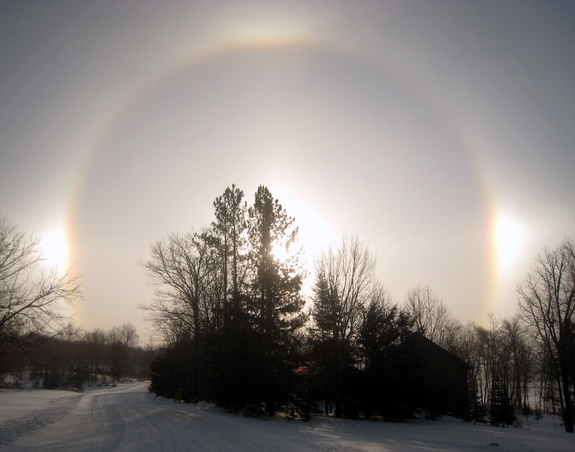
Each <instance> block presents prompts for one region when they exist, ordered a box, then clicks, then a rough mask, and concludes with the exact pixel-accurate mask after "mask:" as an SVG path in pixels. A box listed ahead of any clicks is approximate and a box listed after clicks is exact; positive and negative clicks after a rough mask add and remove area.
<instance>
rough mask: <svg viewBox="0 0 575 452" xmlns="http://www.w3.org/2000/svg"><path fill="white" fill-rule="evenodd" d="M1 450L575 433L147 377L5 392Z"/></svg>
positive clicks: (445, 440) (328, 444) (322, 445)
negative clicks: (234, 398)
mask: <svg viewBox="0 0 575 452" xmlns="http://www.w3.org/2000/svg"><path fill="white" fill-rule="evenodd" d="M495 443H496V444H497V445H495ZM0 450H9V451H28V450H43V451H45V450H82V451H89V450H93V451H114V450H121V451H124V450H125V451H151V450H153V451H160V450H164V451H176V450H198V451H227V450H229V451H274V452H280V451H289V452H297V451H339V450H342V451H344V450H345V451H414V452H415V451H418V452H421V451H444V450H497V451H569V452H572V451H575V436H574V435H571V434H567V433H564V432H563V430H562V428H561V427H560V425H559V421H558V420H557V419H555V422H554V421H553V419H552V418H551V417H549V416H547V417H545V418H544V419H543V420H542V421H540V422H535V421H532V422H531V423H530V425H529V426H527V427H524V428H509V429H501V428H495V427H491V426H489V425H475V426H474V425H473V424H470V423H465V422H462V421H459V420H456V419H452V418H447V417H445V418H442V419H440V420H439V421H423V420H420V421H411V422H406V423H384V422H377V421H353V420H344V419H334V418H329V417H323V416H319V417H314V418H313V420H312V421H311V422H301V421H289V420H287V419H285V418H282V417H277V418H274V419H266V420H260V419H249V418H246V417H243V416H239V415H234V414H229V413H223V412H221V411H220V410H219V409H218V408H217V407H215V406H213V405H209V404H201V403H200V404H196V405H193V404H190V405H186V404H173V403H172V401H171V400H166V399H163V398H155V397H154V395H153V394H150V393H148V391H147V383H129V384H120V385H118V386H117V387H105V388H95V389H89V390H87V391H86V392H84V393H83V394H78V393H75V392H68V391H45V390H23V391H16V390H5V391H1V392H0Z"/></svg>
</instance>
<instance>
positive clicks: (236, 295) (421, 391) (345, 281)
mask: <svg viewBox="0 0 575 452" xmlns="http://www.w3.org/2000/svg"><path fill="white" fill-rule="evenodd" d="M213 205H214V213H215V220H214V221H213V222H212V224H211V225H210V226H209V227H207V228H204V229H202V230H201V231H199V232H189V233H172V234H170V235H168V236H167V237H166V238H165V239H163V240H160V241H158V242H156V243H155V244H153V246H152V247H151V254H150V256H149V258H148V259H147V260H145V261H143V262H142V264H143V266H144V267H145V269H146V270H147V273H148V276H149V278H150V281H151V282H152V283H153V284H155V285H156V287H157V290H156V296H157V297H156V300H155V301H154V302H153V303H151V304H149V305H146V306H142V308H143V309H144V310H145V311H146V312H147V316H148V320H149V321H150V322H152V324H153V325H154V326H155V330H156V332H157V333H158V334H159V335H160V336H161V338H162V339H163V341H164V343H165V347H164V349H163V351H162V353H160V354H159V355H158V356H157V357H156V358H155V359H154V361H153V363H152V367H151V371H152V374H151V376H152V385H151V390H152V391H154V392H156V393H157V394H158V395H163V396H167V397H174V396H175V394H180V395H183V398H184V399H185V400H187V401H197V400H210V401H214V402H216V403H217V404H219V405H220V406H222V407H225V408H228V409H230V410H235V411H241V410H244V411H248V412H252V413H258V412H260V413H261V414H263V413H264V412H265V413H267V414H269V415H273V414H274V413H275V412H276V411H277V410H286V411H287V412H294V413H295V412H298V413H299V414H300V416H301V417H303V418H305V419H306V418H309V416H310V415H311V414H312V413H313V412H314V411H321V412H324V413H327V414H332V413H333V414H335V415H336V416H353V417H357V416H365V417H370V416H373V415H380V416H383V417H388V418H404V417H407V416H412V415H413V414H415V413H416V412H417V411H422V412H424V413H426V414H427V415H430V416H434V415H436V414H440V413H441V412H445V411H446V409H445V405H442V404H441V403H439V401H440V400H441V399H442V398H444V399H445V398H446V397H445V396H446V394H443V393H441V392H440V391H439V389H438V388H439V387H443V388H445V387H447V386H449V384H442V382H440V381H438V380H437V378H435V379H433V378H432V377H431V376H430V374H429V373H426V371H425V369H428V368H429V366H427V367H426V364H425V363H424V361H423V358H422V357H421V356H419V357H416V355H417V354H413V353H409V352H406V351H407V349H406V345H405V344H407V343H409V341H408V340H407V339H408V338H409V337H413V336H412V335H413V333H414V332H419V333H422V334H424V335H425V336H426V337H427V338H428V339H430V340H431V341H433V342H435V343H436V344H438V345H440V346H441V347H443V349H445V350H447V351H448V352H449V353H450V354H451V355H453V356H456V357H459V358H460V360H461V361H465V362H466V363H468V364H469V365H470V366H471V370H470V372H469V377H470V378H469V386H470V389H471V395H470V397H469V398H468V400H467V402H468V406H469V410H468V412H467V416H468V417H469V418H473V419H475V420H487V418H488V420H490V421H491V422H493V423H494V424H500V425H509V424H510V423H512V422H513V420H514V419H515V413H523V414H525V415H530V414H531V413H532V410H533V408H536V409H538V410H545V411H554V412H555V411H558V412H560V413H561V415H562V416H563V419H564V422H565V429H566V430H567V431H572V404H573V401H572V400H573V397H572V394H573V383H574V378H573V369H575V364H574V363H575V360H574V358H573V350H574V349H575V346H574V345H573V344H574V342H573V327H572V323H571V318H572V314H573V308H574V306H575V300H574V294H575V259H573V257H572V256H573V253H572V251H573V245H572V243H571V242H569V241H565V243H564V244H563V245H562V247H560V249H559V250H556V251H545V252H544V253H543V255H542V256H540V257H539V258H538V260H537V261H536V265H535V267H534V270H533V273H532V274H530V275H529V276H528V278H527V280H526V282H525V283H524V284H523V285H522V286H521V287H520V290H519V295H520V298H521V300H522V301H521V303H520V310H519V314H518V316H516V317H514V318H512V319H501V320H500V319H496V318H495V317H491V318H490V322H489V327H487V328H484V327H481V326H478V325H475V324H473V323H471V324H468V325H463V324H462V323H461V322H459V321H457V320H456V319H454V318H453V317H452V315H451V314H450V312H449V310H448V309H447V308H446V307H445V305H444V304H443V303H442V301H441V300H440V299H439V298H437V296H436V295H435V294H434V293H433V291H432V290H431V289H430V288H428V287H416V288H415V289H413V290H411V291H410V292H409V293H408V294H407V297H406V299H405V300H404V301H403V302H402V303H396V302H394V301H393V300H391V299H390V297H389V295H388V293H387V292H386V290H385V288H384V287H383V286H382V285H381V283H380V282H378V280H377V278H376V277H375V260H374V257H373V255H372V254H371V253H370V251H369V250H368V248H367V246H366V245H365V244H363V243H362V242H361V241H360V240H359V239H358V238H357V237H353V238H344V239H343V240H342V241H341V242H340V243H338V244H337V245H334V246H332V247H331V248H330V249H328V250H327V251H325V252H324V253H323V254H322V255H321V256H319V257H317V258H316V260H315V272H314V283H313V294H312V296H311V300H309V302H308V303H307V304H306V303H305V302H304V299H303V297H302V294H301V286H302V280H303V278H304V276H305V274H304V272H303V270H302V267H301V265H300V262H299V256H300V252H301V249H300V248H299V247H298V245H297V232H298V230H297V228H296V227H295V224H294V219H293V218H292V217H290V216H289V215H288V214H287V213H286V211H285V209H283V207H282V206H281V204H280V203H279V201H278V200H276V199H274V198H273V196H272V194H271V193H270V191H269V190H268V189H267V188H266V187H263V186H260V187H259V188H258V190H257V192H256V194H255V197H254V200H253V203H252V204H251V205H248V204H247V202H246V201H244V193H243V192H242V191H241V190H240V189H239V188H237V187H235V186H232V187H230V188H227V189H226V190H225V192H224V193H223V194H222V195H221V196H219V197H218V198H216V200H215V201H214V204H213ZM569 252H571V258H569ZM561 253H563V254H564V255H565V259H564V262H563V264H562V265H561V266H560V267H558V268H557V265H556V264H557V260H556V259H555V258H556V257H557V256H556V255H558V254H561ZM551 256H555V258H551ZM545 269H547V270H550V271H551V272H552V273H553V272H559V273H561V274H562V276H563V278H562V280H561V283H560V284H559V286H558V287H556V288H555V289H556V290H555V291H554V292H553V293H554V294H555V295H556V299H555V304H554V306H555V307H553V306H552V307H549V309H547V311H545V310H544V309H541V310H540V312H537V310H536V309H530V308H529V304H530V303H531V302H533V301H534V300H535V302H536V301H537V299H538V297H539V299H540V300H541V302H540V304H542V305H544V304H545V303H547V304H552V302H553V300H551V299H550V297H551V295H549V293H550V290H551V289H549V287H548V286H546V284H552V281H550V280H549V279H541V280H537V277H538V276H540V275H541V274H544V273H545V271H544V270H545ZM528 289H529V290H528ZM569 290H572V292H571V293H569ZM545 316H551V317H552V318H551V319H550V318H547V319H545ZM546 323H547V324H551V325H556V326H557V325H560V326H558V328H559V329H558V330H552V331H547V330H546V329H545V328H546V327H545V324H546ZM446 353H447V352H446ZM455 359H457V358H455ZM432 381H433V384H431V383H430V382H432ZM444 383H445V382H444ZM509 407H511V408H509Z"/></svg>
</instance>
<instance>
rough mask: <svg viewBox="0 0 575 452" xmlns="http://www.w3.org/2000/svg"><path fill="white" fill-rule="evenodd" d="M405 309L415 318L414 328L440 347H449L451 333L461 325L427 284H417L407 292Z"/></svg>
mask: <svg viewBox="0 0 575 452" xmlns="http://www.w3.org/2000/svg"><path fill="white" fill-rule="evenodd" d="M407 309H408V310H409V312H410V313H411V315H412V316H413V317H414V319H415V326H416V328H417V329H418V330H419V331H421V332H422V333H423V334H424V335H425V337H427V338H428V339H430V340H432V341H433V342H435V343H437V344H439V345H441V346H442V347H446V348H451V347H449V345H450V342H451V340H452V337H451V336H453V334H454V333H455V332H456V331H458V330H461V328H462V325H461V324H460V323H459V322H458V321H457V320H455V319H454V318H453V316H452V315H451V312H450V311H449V309H448V308H447V306H445V304H444V303H443V301H441V299H439V298H438V297H437V296H436V295H435V293H434V292H433V290H432V289H431V288H430V287H428V286H425V287H424V286H417V287H415V288H414V289H412V290H410V291H409V292H408V293H407Z"/></svg>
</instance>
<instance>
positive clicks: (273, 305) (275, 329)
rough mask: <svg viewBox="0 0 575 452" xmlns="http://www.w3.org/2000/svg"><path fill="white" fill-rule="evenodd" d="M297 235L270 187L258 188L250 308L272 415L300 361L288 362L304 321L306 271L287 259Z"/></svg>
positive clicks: (292, 258)
mask: <svg viewBox="0 0 575 452" xmlns="http://www.w3.org/2000/svg"><path fill="white" fill-rule="evenodd" d="M297 233H298V230H297V228H295V227H294V219H293V218H292V217H290V216H289V215H287V213H286V211H285V209H284V208H283V207H282V206H281V204H280V203H279V201H278V200H277V199H274V198H273V196H272V194H271V192H270V191H269V190H268V189H267V187H264V186H260V187H259V188H258V190H257V192H256V194H255V200H254V204H253V206H252V207H251V208H250V209H249V228H248V237H249V245H250V250H249V264H250V265H249V268H250V271H251V291H250V302H251V303H250V307H249V308H250V313H251V315H252V316H253V319H254V322H255V328H256V331H257V333H258V336H259V338H260V342H259V347H260V348H259V350H261V353H262V357H261V365H260V378H259V381H260V382H261V386H260V388H261V390H262V397H263V400H264V401H265V404H266V411H267V412H268V414H270V415H272V414H274V412H275V410H276V405H277V404H278V403H280V402H281V399H283V398H284V396H285V395H286V389H288V387H289V385H290V384H291V382H290V376H291V375H292V374H293V373H292V372H291V368H295V367H296V362H295V361H293V360H292V359H290V358H293V354H292V353H291V350H290V346H291V342H292V340H293V333H294V331H295V330H296V329H297V328H299V327H301V326H302V325H303V321H304V316H303V313H302V308H303V304H304V301H303V299H302V297H301V294H300V290H301V284H302V270H301V267H300V265H299V260H298V256H297V254H292V255H291V256H290V255H289V252H290V251H293V250H292V247H293V246H294V245H295V242H296V239H297ZM276 254H277V255H278V256H276ZM280 254H281V259H280V258H279V257H280V256H279V255H280ZM287 392H289V391H287Z"/></svg>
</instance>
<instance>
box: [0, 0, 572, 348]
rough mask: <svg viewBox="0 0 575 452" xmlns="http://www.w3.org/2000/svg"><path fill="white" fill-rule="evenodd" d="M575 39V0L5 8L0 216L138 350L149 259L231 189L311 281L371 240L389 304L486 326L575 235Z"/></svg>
mask: <svg viewBox="0 0 575 452" xmlns="http://www.w3.org/2000/svg"><path fill="white" fill-rule="evenodd" d="M574 43H575V3H573V2H567V1H543V0H542V1H529V0H514V1H510V0H500V1H485V0H477V1H475V0H430V1H425V2H423V1H414V0H397V1H383V0H382V1H360V0H354V1H321V0H319V1H313V2H309V1H285V2H281V1H278V2H268V1H219V2H211V1H209V2H208V1H206V2H202V1H197V2H195V1H188V2H184V1H166V2H157V1H146V0H143V1H139V2H128V1H119V2H118V1H98V2H77V1H62V0H54V1H50V2H46V1H27V0H22V1H7V0H0V62H1V67H2V70H1V71H0V99H1V102H0V158H1V164H0V215H2V216H5V217H7V218H8V219H9V220H10V221H11V222H13V223H16V224H18V225H19V226H20V228H21V229H23V230H26V231H30V233H33V234H34V235H36V236H37V237H38V238H40V239H41V244H42V249H43V250H44V252H45V255H46V257H47V259H48V261H49V262H50V263H51V264H52V265H56V266H58V267H59V268H71V271H72V272H73V273H74V274H75V275H79V276H80V284H81V288H82V294H83V301H80V302H77V303H76V304H75V305H74V306H73V307H71V311H72V312H73V314H74V316H75V317H74V318H75V322H76V323H77V324H78V325H79V326H81V327H83V328H86V329H94V328H104V329H108V328H110V327H112V326H115V325H120V324H123V323H127V322H131V323H133V324H134V325H135V326H136V327H137V328H138V330H139V332H140V335H141V336H142V337H145V336H146V335H147V334H148V332H147V329H148V326H147V324H146V323H145V321H144V313H143V312H142V311H141V310H139V309H138V305H141V304H146V303H149V302H151V301H152V300H153V298H154V294H153V287H151V286H150V285H149V281H148V280H147V277H146V273H145V270H144V269H143V268H142V266H141V265H139V262H141V261H142V260H144V259H146V258H147V257H148V256H149V250H150V245H151V244H152V243H154V242H155V241H157V240H160V239H162V238H164V237H166V236H167V235H168V234H169V233H170V232H187V231H190V230H192V229H193V230H199V229H200V228H202V227H203V226H207V225H209V224H210V222H211V221H212V220H213V208H212V202H213V200H214V199H215V198H216V197H217V196H219V195H220V194H222V193H223V191H224V190H225V189H226V187H229V186H231V185H232V184H236V185H237V186H238V187H240V188H241V189H242V190H243V191H244V193H245V195H246V200H247V201H248V202H251V201H252V200H253V195H254V193H255V191H256V189H257V187H258V186H259V185H266V186H267V187H268V188H269V189H270V191H271V192H272V194H273V195H274V196H275V197H276V198H278V199H279V201H280V203H282V205H283V206H284V207H285V208H286V211H287V213H288V214H290V215H292V216H293V217H294V218H295V220H296V224H297V225H298V226H299V230H300V233H299V238H300V243H301V244H302V245H303V247H304V250H305V253H306V254H305V259H306V260H307V261H308V262H310V264H309V268H311V262H312V261H313V257H314V256H316V255H318V254H319V253H320V252H321V251H322V249H325V248H326V247H328V246H330V245H331V244H334V243H337V242H338V241H339V240H341V237H342V236H343V234H348V235H351V234H357V235H358V236H359V237H360V239H361V240H363V241H365V242H366V243H367V244H368V247H369V249H370V250H371V251H372V252H373V253H374V254H375V255H376V258H377V274H378V277H379V278H380V280H381V281H382V283H383V284H384V285H385V286H386V288H387V289H388V290H389V292H390V293H391V295H392V297H393V299H394V300H395V301H397V302H402V301H403V300H404V299H405V297H406V294H407V292H408V291H409V290H410V289H412V288H414V287H415V286H429V287H430V288H432V289H433V291H434V292H435V293H436V295H437V296H438V298H440V299H441V300H442V301H443V302H444V303H445V304H446V305H447V306H448V307H449V308H450V309H451V311H452V313H453V315H454V316H455V317H456V318H458V319H460V320H461V321H463V322H467V321H474V322H476V323H479V324H484V323H485V322H486V320H487V315H488V314H489V313H493V314H495V315H496V316H499V317H507V316H510V315H513V314H514V313H515V309H516V304H517V295H516V292H515V289H516V286H517V284H518V283H520V282H521V281H522V280H523V279H524V278H525V276H526V274H527V272H528V271H529V269H530V268H531V266H532V264H533V261H534V258H535V256H536V255H537V253H538V252H539V251H540V250H541V249H542V247H544V246H547V247H551V248H554V247H556V246H557V245H558V244H559V243H560V242H561V241H562V240H563V239H564V238H566V237H568V238H575V235H574V232H575V178H574V177H573V170H574V169H575V150H574V143H575V127H574V126H575V123H574V119H575V46H574V45H573V44H574ZM308 286H309V283H308Z"/></svg>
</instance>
